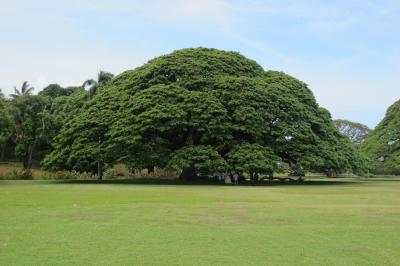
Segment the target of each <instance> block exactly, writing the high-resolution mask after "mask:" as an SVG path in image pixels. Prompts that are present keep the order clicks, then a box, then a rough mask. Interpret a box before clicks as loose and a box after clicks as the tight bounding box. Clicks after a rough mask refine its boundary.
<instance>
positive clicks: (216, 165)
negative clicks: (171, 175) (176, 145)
mask: <svg viewBox="0 0 400 266" xmlns="http://www.w3.org/2000/svg"><path fill="white" fill-rule="evenodd" d="M168 168H172V169H174V170H179V171H182V170H183V172H182V174H181V178H183V179H188V178H192V177H193V175H200V176H208V175H209V174H213V173H217V172H224V171H226V170H227V169H228V165H227V164H226V162H225V160H224V159H223V158H222V157H221V155H220V154H219V153H218V152H217V151H216V150H215V149H214V148H213V147H211V146H202V145H198V146H186V147H183V148H181V149H178V150H176V151H174V152H173V154H172V156H171V159H170V160H169V163H168ZM185 170H186V171H185Z"/></svg>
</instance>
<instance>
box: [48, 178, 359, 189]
mask: <svg viewBox="0 0 400 266" xmlns="http://www.w3.org/2000/svg"><path fill="white" fill-rule="evenodd" d="M51 183H53V184H80V185H93V184H98V185H163V186H164V185H171V186H227V187H230V186H246V187H269V186H271V187H272V186H339V185H352V184H360V183H362V182H359V181H356V180H332V179H330V180H329V179H326V180H307V179H306V180H305V181H303V182H294V181H261V182H258V183H257V184H253V183H251V182H250V181H245V182H241V183H240V184H239V185H233V184H221V183H217V182H212V181H206V180H196V181H183V180H178V179H155V178H134V179H115V180H53V181H52V182H51Z"/></svg>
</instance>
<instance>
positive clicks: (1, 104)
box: [0, 90, 13, 160]
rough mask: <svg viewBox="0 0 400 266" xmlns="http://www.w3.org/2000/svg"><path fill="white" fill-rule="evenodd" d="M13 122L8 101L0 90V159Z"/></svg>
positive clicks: (2, 158)
mask: <svg viewBox="0 0 400 266" xmlns="http://www.w3.org/2000/svg"><path fill="white" fill-rule="evenodd" d="M12 132H13V124H12V119H11V114H10V102H9V101H7V100H6V99H5V98H4V95H3V93H2V92H1V90H0V160H4V159H5V152H6V146H7V143H8V142H9V141H10V140H11V136H12Z"/></svg>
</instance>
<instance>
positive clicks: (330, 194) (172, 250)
mask: <svg viewBox="0 0 400 266" xmlns="http://www.w3.org/2000/svg"><path fill="white" fill-rule="evenodd" d="M77 264H79V265H128V264H130V265H150V264H151V265H399V264H400V179H399V178H397V179H396V178H390V179H389V178H387V179H384V178H379V179H378V178H376V179H314V180H311V181H307V182H305V183H304V184H290V183H278V182H274V183H273V184H269V185H268V184H267V185H263V186H255V187H253V186H224V185H196V184H192V185H183V184H177V183H175V184H173V183H171V184H169V183H164V184H143V183H141V182H135V181H134V180H131V181H129V180H128V181H118V180H116V181H103V182H101V183H99V182H96V181H69V182H67V181H41V180H34V181H0V265H77Z"/></svg>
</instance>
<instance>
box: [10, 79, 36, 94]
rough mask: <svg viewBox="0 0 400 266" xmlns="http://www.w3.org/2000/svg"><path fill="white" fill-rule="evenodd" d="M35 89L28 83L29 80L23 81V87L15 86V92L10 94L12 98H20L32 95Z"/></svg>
mask: <svg viewBox="0 0 400 266" xmlns="http://www.w3.org/2000/svg"><path fill="white" fill-rule="evenodd" d="M33 90H34V88H33V87H31V86H30V85H29V83H28V81H24V82H23V83H22V86H21V89H17V87H14V93H13V94H10V96H11V97H12V98H18V97H20V96H26V95H32V91H33Z"/></svg>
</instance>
